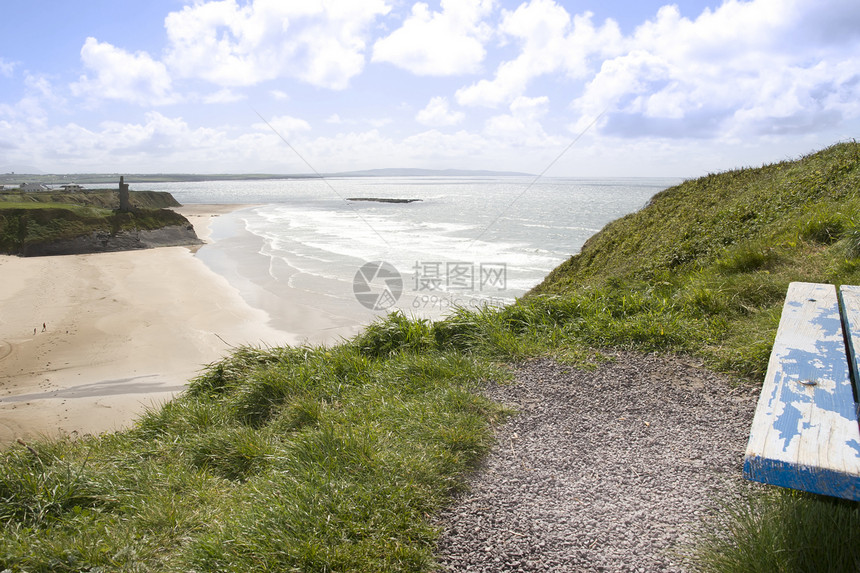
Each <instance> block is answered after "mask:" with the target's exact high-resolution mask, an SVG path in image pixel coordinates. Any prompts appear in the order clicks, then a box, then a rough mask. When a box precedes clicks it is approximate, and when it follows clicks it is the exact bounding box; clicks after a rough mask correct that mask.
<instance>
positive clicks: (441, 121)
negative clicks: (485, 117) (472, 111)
mask: <svg viewBox="0 0 860 573" xmlns="http://www.w3.org/2000/svg"><path fill="white" fill-rule="evenodd" d="M465 117H466V116H465V114H464V113H463V112H459V111H457V112H454V111H451V109H450V108H449V106H448V99H447V98H444V97H434V98H433V99H431V100H430V102H429V103H428V104H427V107H425V108H424V109H422V110H421V111H419V112H418V115H416V116H415V120H416V121H418V123H421V124H424V125H429V126H438V127H445V126H451V125H457V124H458V123H460V122H461V121H463V119H464V118H465Z"/></svg>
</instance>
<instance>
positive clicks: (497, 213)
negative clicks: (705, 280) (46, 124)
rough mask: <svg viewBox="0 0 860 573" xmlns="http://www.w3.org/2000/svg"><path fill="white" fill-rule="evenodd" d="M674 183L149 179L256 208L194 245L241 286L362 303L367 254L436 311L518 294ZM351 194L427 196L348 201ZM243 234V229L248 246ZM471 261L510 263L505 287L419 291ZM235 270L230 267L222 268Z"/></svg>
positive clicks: (217, 225)
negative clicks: (261, 283) (356, 288)
mask: <svg viewBox="0 0 860 573" xmlns="http://www.w3.org/2000/svg"><path fill="white" fill-rule="evenodd" d="M678 182H680V180H678V179H652V178H647V179H593V180H586V179H541V180H538V181H534V179H533V178H517V177H514V178H509V177H502V178H492V177H476V178H463V177H385V178H340V179H332V180H328V181H320V180H273V181H218V182H194V183H163V184H153V185H147V188H150V189H153V190H164V191H169V192H170V193H172V194H173V195H174V197H176V198H177V200H179V201H180V202H182V203H236V204H256V205H258V206H255V207H251V208H247V209H242V210H239V211H235V212H233V213H231V214H227V215H222V216H221V217H218V218H216V219H215V220H213V223H212V237H213V240H214V242H213V243H212V244H209V245H206V246H204V247H202V248H201V249H200V251H199V252H198V254H199V256H200V257H201V258H202V259H203V260H204V262H207V264H210V266H213V268H215V270H216V271H219V268H220V269H221V270H220V271H219V272H222V274H225V276H227V278H228V280H231V281H233V282H234V284H237V286H238V287H239V288H240V289H242V290H245V289H247V288H248V284H249V283H253V282H254V281H255V280H263V279H265V280H266V281H269V283H271V284H269V285H268V286H267V287H266V288H267V289H269V292H270V293H274V294H273V296H289V294H288V291H289V289H302V290H303V291H304V292H310V293H311V294H312V295H313V296H318V298H319V301H320V304H321V305H329V306H330V307H331V305H332V304H333V302H332V301H338V304H343V305H353V306H354V305H357V304H358V303H357V301H356V300H355V298H354V293H353V292H352V285H353V280H354V278H355V275H356V271H357V270H358V269H359V268H360V267H361V266H362V265H363V264H364V263H366V262H368V261H386V262H388V263H390V264H391V265H393V266H394V267H395V268H396V269H397V270H398V271H399V272H400V274H401V276H402V278H403V284H404V293H403V296H402V298H401V300H400V301H399V303H398V307H400V308H403V309H404V310H408V311H410V312H416V311H418V312H416V314H427V312H423V311H428V312H429V313H430V314H434V312H435V313H436V314H438V312H437V311H444V310H445V309H446V308H450V304H449V303H451V304H452V303H454V302H456V303H460V304H465V305H469V304H472V303H474V302H475V301H482V300H489V299H492V300H493V301H494V302H496V301H500V302H510V301H512V300H513V299H515V298H516V297H518V296H521V295H522V294H524V293H525V292H526V291H527V290H529V289H530V288H532V287H533V286H535V285H536V284H537V283H539V282H540V281H541V280H542V279H543V278H544V277H545V276H546V275H547V273H549V271H551V270H552V269H553V268H555V267H556V266H558V265H559V264H560V263H561V262H563V261H564V260H566V259H567V258H569V257H570V256H571V255H573V254H575V253H576V252H578V250H579V248H580V247H581V246H582V244H583V243H584V242H585V241H586V240H587V239H588V238H589V237H590V236H591V235H593V234H594V233H595V232H597V231H598V230H599V229H601V228H602V227H603V226H604V225H605V224H606V223H608V222H610V221H612V220H614V219H617V218H619V217H621V216H623V215H625V214H627V213H630V212H632V211H634V210H636V209H639V208H641V207H642V206H643V205H645V204H646V202H647V201H648V200H649V199H650V198H651V197H652V196H653V195H654V194H655V193H657V192H658V191H660V190H662V189H665V188H666V187H668V186H670V185H673V184H676V183H678ZM347 197H379V198H403V199H420V200H421V201H420V202H414V203H398V204H392V203H376V202H349V201H346V200H345V198H347ZM240 235H242V236H245V237H246V239H245V241H244V243H243V242H242V241H239V240H238V237H239V236H240ZM243 244H245V245H247V248H242V247H241V245H243ZM252 245H253V246H252ZM255 257H256V258H258V259H259V261H258V262H257V263H254V258H255ZM219 258H221V259H223V258H233V259H237V260H238V259H239V258H241V259H242V264H239V263H238V262H237V263H236V264H226V263H225V261H223V260H222V261H221V263H218V262H216V259H219ZM254 265H257V267H258V268H261V269H263V270H262V272H261V273H260V276H261V277H262V278H260V277H257V278H254V277H253V276H251V274H253V273H251V272H250V271H248V272H247V273H246V274H247V275H248V276H243V277H239V276H237V275H240V274H242V272H244V271H242V270H241V269H242V268H246V269H247V268H252V267H253V266H254ZM458 265H460V266H459V267H458ZM469 265H471V272H472V273H473V275H474V276H475V277H476V278H477V279H480V278H481V277H480V276H478V275H479V273H480V272H481V270H482V267H484V266H486V267H487V268H492V267H493V266H494V265H495V266H496V267H498V266H501V267H504V269H505V274H506V277H505V278H506V280H505V281H504V283H503V287H504V288H501V289H499V288H486V289H485V288H483V287H484V286H485V285H483V284H480V280H478V281H476V282H474V288H472V289H471V290H469V289H463V288H462V284H459V283H456V281H455V282H454V283H453V284H454V287H452V283H451V281H448V280H440V281H438V286H439V288H438V289H437V290H433V291H428V290H427V289H426V288H422V286H426V285H427V284H429V283H428V282H427V281H426V280H425V281H424V282H422V280H421V279H426V278H427V277H426V274H427V271H428V270H429V271H434V270H439V271H447V270H449V269H458V268H459V270H460V271H463V270H464V269H465V270H468V268H467V267H468V266H469ZM227 267H229V268H230V269H231V270H230V272H229V273H228V272H224V268H227ZM231 277H232V278H231ZM440 278H441V279H447V278H449V277H440ZM240 283H241V284H240ZM433 284H437V283H433ZM278 285H280V286H278ZM495 286H497V285H496V284H491V285H490V287H495ZM456 287H460V288H456ZM258 298H259V297H258ZM443 301H444V302H445V304H444V305H443V304H442V302H443ZM437 303H438V304H437ZM428 306H429V307H432V308H429V309H428V308H427V307H428ZM443 307H445V308H443Z"/></svg>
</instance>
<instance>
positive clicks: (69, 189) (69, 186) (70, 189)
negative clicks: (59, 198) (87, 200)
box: [60, 183, 84, 193]
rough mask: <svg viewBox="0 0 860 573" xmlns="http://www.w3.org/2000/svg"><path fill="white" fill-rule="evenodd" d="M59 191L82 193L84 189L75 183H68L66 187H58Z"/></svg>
mask: <svg viewBox="0 0 860 573" xmlns="http://www.w3.org/2000/svg"><path fill="white" fill-rule="evenodd" d="M60 189H62V190H63V191H65V192H67V193H74V192H76V191H83V190H84V188H83V187H81V186H80V185H78V184H77V183H69V184H67V185H60Z"/></svg>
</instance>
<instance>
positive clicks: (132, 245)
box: [21, 224, 203, 257]
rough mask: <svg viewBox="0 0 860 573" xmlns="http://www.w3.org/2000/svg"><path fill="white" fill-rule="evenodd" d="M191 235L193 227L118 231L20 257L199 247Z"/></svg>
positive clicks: (37, 247) (40, 247)
mask: <svg viewBox="0 0 860 573" xmlns="http://www.w3.org/2000/svg"><path fill="white" fill-rule="evenodd" d="M202 244H203V241H201V240H200V239H199V238H198V237H197V233H195V232H194V227H193V226H192V225H190V224H187V225H171V226H168V227H162V228H161V229H155V230H151V231H146V230H134V231H120V232H118V233H116V234H111V233H108V232H107V231H93V232H92V233H90V234H89V235H84V236H80V237H75V238H74V239H65V240H60V241H53V242H50V243H41V244H30V245H27V246H26V247H25V249H24V251H23V252H22V253H21V254H22V255H23V256H25V257H40V256H49V255H83V254H88V253H109V252H114V251H130V250H135V249H149V248H153V247H178V246H194V245H202Z"/></svg>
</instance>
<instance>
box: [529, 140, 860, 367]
mask: <svg viewBox="0 0 860 573" xmlns="http://www.w3.org/2000/svg"><path fill="white" fill-rule="evenodd" d="M858 214H860V145H858V144H857V143H854V142H851V143H842V144H838V145H835V146H833V147H830V148H828V149H825V150H823V151H821V152H818V153H814V154H811V155H808V156H806V157H803V158H801V159H799V160H796V161H786V162H783V163H778V164H774V165H767V166H764V167H761V168H757V169H741V170H736V171H729V172H726V173H720V174H716V175H711V176H708V177H704V178H701V179H696V180H692V181H687V182H685V183H683V184H681V185H678V186H676V187H672V188H670V189H667V190H665V191H663V192H661V193H659V194H658V195H656V196H655V197H654V198H653V200H652V201H651V202H650V203H649V205H648V206H647V207H646V208H644V209H642V210H641V211H639V212H637V213H633V214H631V215H628V216H626V217H624V218H622V219H619V220H617V221H614V222H612V223H610V224H609V225H607V226H606V227H605V228H604V229H603V230H602V231H601V232H600V233H598V234H597V235H595V236H593V237H592V238H591V239H590V240H589V241H588V242H587V243H586V244H585V245H584V246H583V248H582V250H581V252H580V253H579V254H578V255H576V256H574V257H572V258H571V259H569V260H568V261H567V262H565V263H564V264H562V265H560V266H559V267H558V268H556V269H555V270H554V271H553V272H552V273H550V274H549V276H548V277H547V278H546V280H544V281H543V283H541V284H540V285H538V286H537V287H535V288H534V289H533V290H532V291H531V293H529V296H528V297H527V301H526V304H527V305H536V306H542V305H546V306H550V307H552V306H557V305H559V304H560V303H559V301H558V298H559V297H560V298H562V299H566V300H567V303H565V304H566V305H569V304H570V302H571V301H573V300H577V301H581V304H584V305H586V306H589V307H594V306H595V305H597V306H601V305H600V301H602V302H603V303H604V304H603V305H602V306H605V307H606V308H607V314H610V315H612V319H611V320H610V321H608V322H607V321H603V320H601V319H600V317H599V316H595V317H592V318H593V319H594V321H595V322H594V323H593V324H592V327H593V328H605V329H607V331H609V332H611V334H610V336H609V337H608V338H607V339H606V340H600V337H599V333H597V332H594V331H592V328H591V327H589V326H588V325H586V330H585V331H584V332H582V333H581V336H582V338H583V339H585V341H587V342H597V343H606V344H611V345H615V344H619V343H621V344H632V345H634V346H640V347H646V348H671V349H677V350H683V351H687V352H693V353H697V354H700V355H702V356H703V357H704V358H706V359H708V360H710V361H711V364H712V365H715V366H717V367H718V368H720V369H722V370H726V371H732V372H735V373H736V374H739V375H742V376H747V377H751V378H757V377H759V376H761V375H762V374H763V372H764V368H765V367H766V359H767V355H768V354H769V352H770V345H771V342H772V338H773V334H774V332H775V329H776V325H777V323H778V320H779V315H780V311H781V305H782V301H783V299H784V294H785V290H786V288H787V286H788V283H789V282H791V281H812V282H827V283H836V284H860V260H858V258H857V257H858V256H860V228H859V227H858V221H860V218H858ZM547 296H551V297H553V298H551V299H550V300H545V301H541V300H540V299H541V298H546V297H547ZM648 324H650V325H651V326H650V327H649V326H648ZM625 332H626V333H625ZM670 332H671V333H674V336H673V334H671V333H670ZM670 339H671V340H670Z"/></svg>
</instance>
